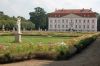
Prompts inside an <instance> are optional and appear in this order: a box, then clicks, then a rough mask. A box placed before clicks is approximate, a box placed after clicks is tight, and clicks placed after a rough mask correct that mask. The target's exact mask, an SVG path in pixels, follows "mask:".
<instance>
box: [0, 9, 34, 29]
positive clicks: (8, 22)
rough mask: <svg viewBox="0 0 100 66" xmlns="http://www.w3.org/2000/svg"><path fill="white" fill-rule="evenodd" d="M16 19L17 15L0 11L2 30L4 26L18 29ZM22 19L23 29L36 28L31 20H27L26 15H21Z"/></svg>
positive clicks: (0, 26) (0, 27)
mask: <svg viewBox="0 0 100 66" xmlns="http://www.w3.org/2000/svg"><path fill="white" fill-rule="evenodd" d="M16 19H17V18H16V17H14V16H13V17H10V16H8V15H5V14H4V13H3V12H2V11H0V30H2V29H3V28H4V29H5V30H13V28H15V29H16ZM21 19H22V20H21V23H22V24H21V25H22V27H21V28H22V29H26V30H31V29H34V24H33V23H32V22H31V21H29V20H26V19H25V18H24V17H21Z"/></svg>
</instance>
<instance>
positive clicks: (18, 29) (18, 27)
mask: <svg viewBox="0 0 100 66" xmlns="http://www.w3.org/2000/svg"><path fill="white" fill-rule="evenodd" d="M20 25H21V18H20V17H18V18H17V31H18V33H21V30H20V29H21V26H20Z"/></svg>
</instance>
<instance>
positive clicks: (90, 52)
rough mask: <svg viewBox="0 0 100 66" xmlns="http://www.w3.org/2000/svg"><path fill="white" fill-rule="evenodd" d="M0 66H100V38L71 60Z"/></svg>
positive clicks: (39, 61)
mask: <svg viewBox="0 0 100 66" xmlns="http://www.w3.org/2000/svg"><path fill="white" fill-rule="evenodd" d="M0 66H100V38H98V39H97V40H96V41H95V42H93V43H92V44H91V45H90V46H89V47H88V48H87V49H85V50H84V51H83V52H82V53H80V54H77V55H76V56H74V57H73V58H71V59H70V60H65V61H47V60H28V61H24V62H17V63H11V64H3V65H0Z"/></svg>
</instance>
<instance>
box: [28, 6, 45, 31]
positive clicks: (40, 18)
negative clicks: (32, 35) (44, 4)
mask: <svg viewBox="0 0 100 66" xmlns="http://www.w3.org/2000/svg"><path fill="white" fill-rule="evenodd" d="M29 15H30V20H31V21H32V22H33V23H34V24H35V29H36V30H38V29H39V28H40V29H46V28H47V14H46V12H45V11H44V9H43V8H41V7H36V8H35V11H34V12H30V13H29Z"/></svg>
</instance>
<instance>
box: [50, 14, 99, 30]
mask: <svg viewBox="0 0 100 66" xmlns="http://www.w3.org/2000/svg"><path fill="white" fill-rule="evenodd" d="M48 19H49V21H48V22H49V23H48V30H49V31H80V32H81V31H83V32H96V31H97V18H96V17H81V16H78V15H75V14H69V15H66V16H63V17H49V18H48Z"/></svg>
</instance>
